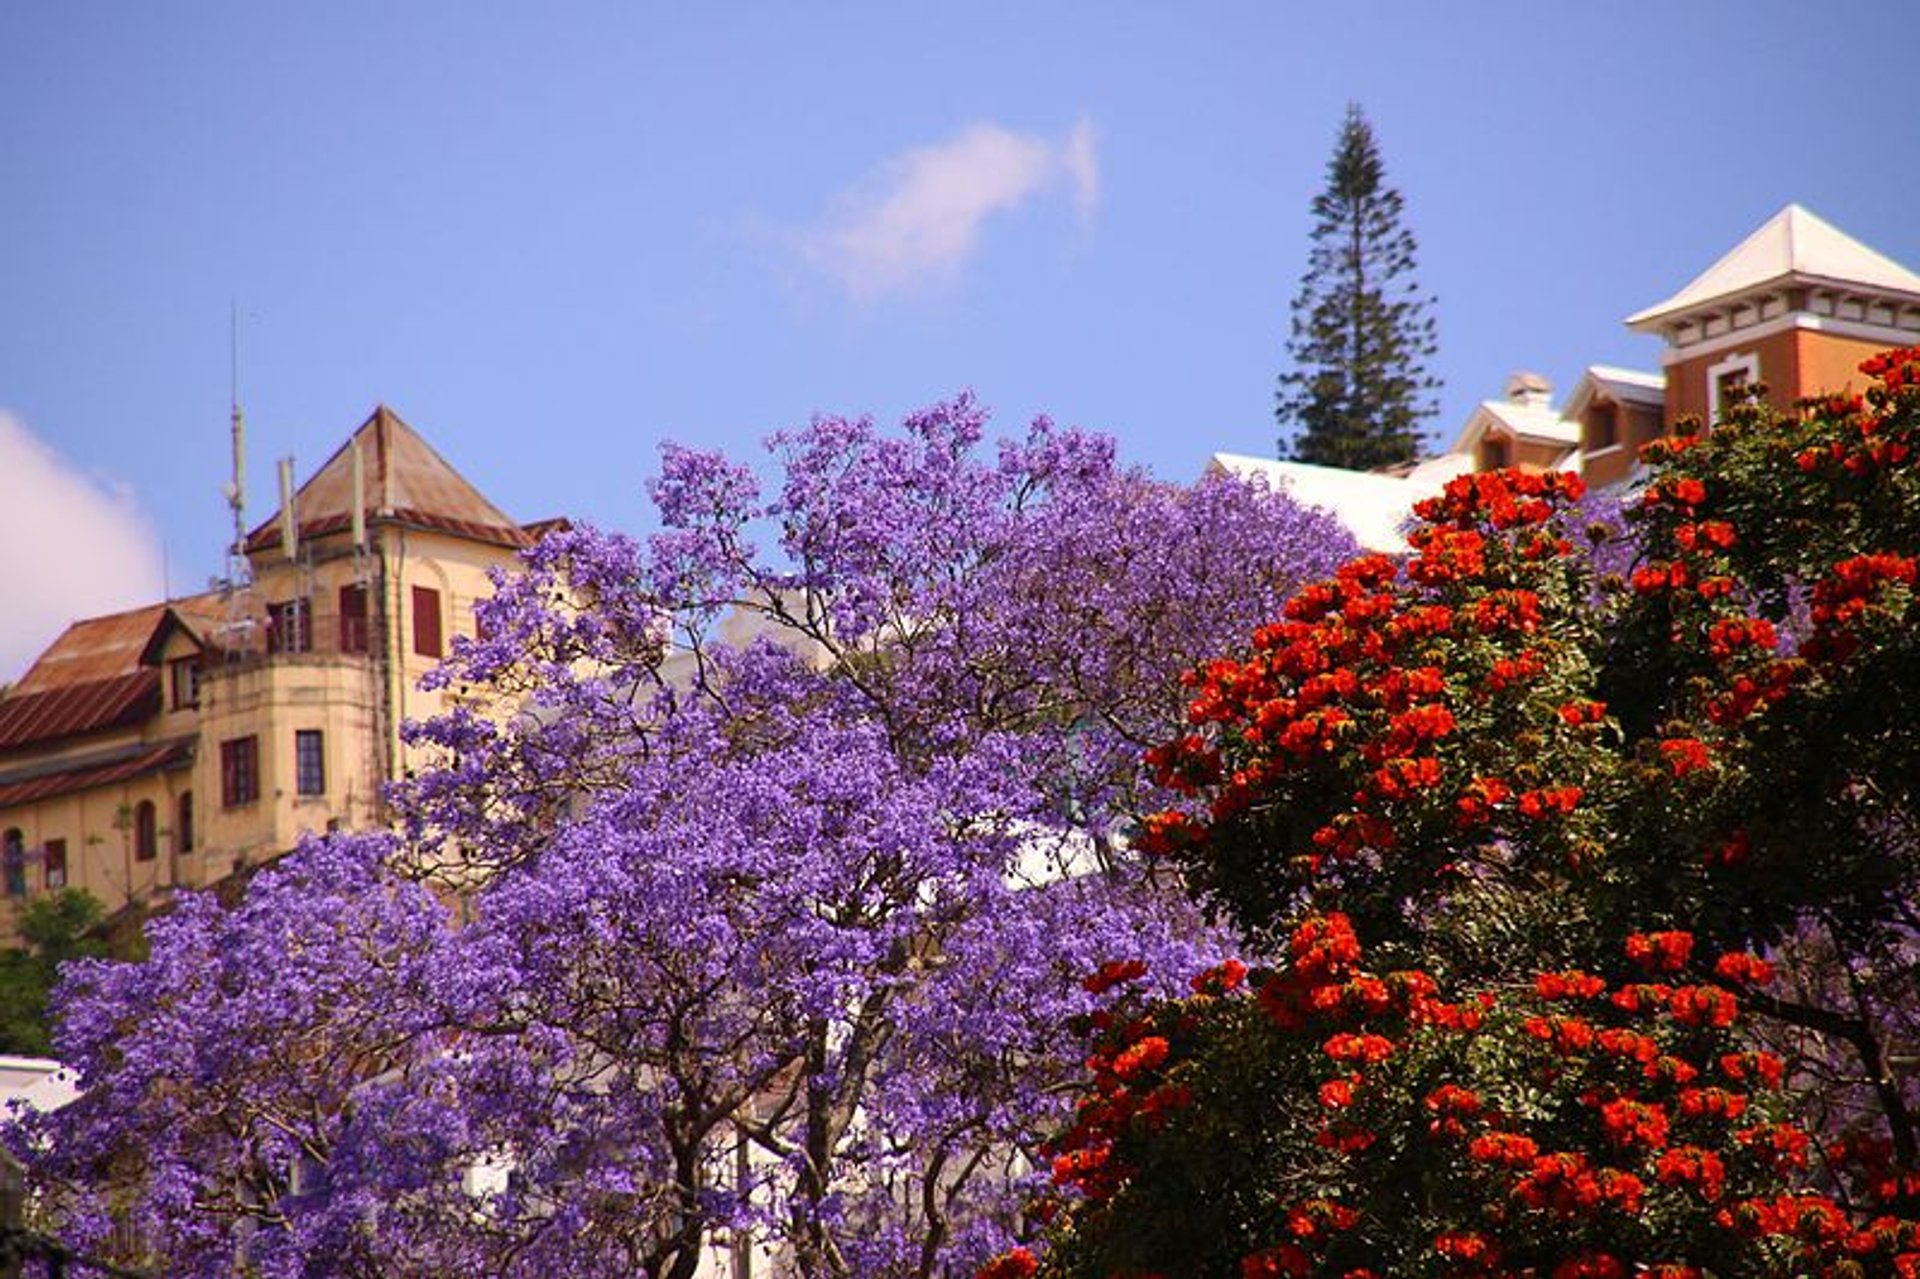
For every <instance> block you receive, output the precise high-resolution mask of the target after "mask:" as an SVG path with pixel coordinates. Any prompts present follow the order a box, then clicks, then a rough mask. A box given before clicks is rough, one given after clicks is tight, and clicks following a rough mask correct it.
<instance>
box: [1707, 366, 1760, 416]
mask: <svg viewBox="0 0 1920 1279" xmlns="http://www.w3.org/2000/svg"><path fill="white" fill-rule="evenodd" d="M1759 380H1760V357H1759V356H1758V355H1757V354H1749V355H1729V356H1728V357H1727V358H1726V359H1724V360H1722V361H1720V363H1718V364H1715V365H1711V366H1709V367H1708V369H1707V412H1708V414H1709V415H1710V416H1711V417H1714V418H1718V417H1719V416H1720V414H1721V412H1722V411H1724V410H1725V409H1726V408H1728V407H1729V406H1730V405H1731V404H1732V403H1733V401H1734V400H1735V399H1736V398H1737V397H1738V395H1739V393H1740V392H1741V391H1744V390H1745V389H1746V388H1747V387H1749V386H1751V385H1753V384H1754V383H1756V382H1758V381H1759Z"/></svg>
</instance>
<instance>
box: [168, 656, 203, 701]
mask: <svg viewBox="0 0 1920 1279" xmlns="http://www.w3.org/2000/svg"><path fill="white" fill-rule="evenodd" d="M167 674H168V685H169V692H170V694H171V696H172V700H173V709H174V710H176V711H185V710H192V709H193V708H194V707H196V706H198V705H200V658H199V657H198V656H194V657H176V658H174V659H173V660H172V661H171V662H168V663H167ZM182 685H184V686H185V688H184V690H183V689H182Z"/></svg>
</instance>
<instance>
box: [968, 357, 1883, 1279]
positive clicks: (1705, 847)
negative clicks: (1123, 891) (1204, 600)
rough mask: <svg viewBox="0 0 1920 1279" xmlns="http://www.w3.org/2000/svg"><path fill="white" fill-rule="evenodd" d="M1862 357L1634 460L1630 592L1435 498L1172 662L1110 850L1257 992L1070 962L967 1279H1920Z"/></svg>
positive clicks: (1878, 548) (1572, 545)
mask: <svg viewBox="0 0 1920 1279" xmlns="http://www.w3.org/2000/svg"><path fill="white" fill-rule="evenodd" d="M1862 371H1863V372H1864V373H1865V374H1867V375H1868V376H1869V377H1871V378H1873V379H1875V382H1876V384H1875V385H1873V386H1872V387H1871V389H1870V390H1868V391H1867V393H1866V394H1865V396H1864V397H1848V396H1836V397H1832V398H1825V399H1820V400H1816V401H1809V402H1807V403H1804V404H1802V405H1801V406H1800V407H1799V408H1798V409H1797V410H1796V411H1795V412H1793V413H1790V414H1775V413H1773V412H1771V411H1769V410H1767V409H1765V408H1764V407H1761V406H1760V405H1759V404H1758V403H1757V402H1754V403H1749V404H1746V405H1743V406H1740V407H1737V408H1735V409H1733V410H1732V411H1730V412H1729V413H1728V414H1727V415H1726V417H1725V418H1724V420H1722V421H1720V422H1717V423H1715V424H1714V425H1713V427H1712V429H1711V430H1701V429H1699V428H1698V427H1687V426H1683V427H1682V428H1681V430H1680V431H1679V432H1678V433H1677V434H1675V435H1673V436H1671V437H1668V438H1666V439H1663V440H1661V441H1657V442H1655V443H1654V444H1651V445H1649V446H1648V447H1647V448H1646V449H1645V450H1644V452H1643V458H1644V460H1645V461H1646V463H1647V472H1646V475H1645V477H1644V479H1643V480H1642V481H1641V482H1640V484H1639V486H1638V488H1637V491H1636V492H1635V493H1634V494H1633V496H1632V498H1631V500H1630V501H1629V503H1628V512H1629V520H1630V526H1631V531H1630V537H1631V540H1632V545H1633V557H1632V559H1631V560H1630V561H1629V563H1630V567H1629V568H1628V569H1627V571H1626V572H1625V573H1624V574H1616V573H1614V572H1611V571H1609V568H1608V567H1605V566H1612V565H1616V564H1620V563H1621V562H1622V557H1621V556H1620V554H1619V553H1618V552H1617V551H1616V550H1614V549H1613V548H1612V547H1610V546H1602V547H1599V548H1596V547H1595V546H1594V544H1593V542H1594V537H1595V536H1596V530H1593V529H1591V528H1590V527H1589V517H1588V513H1587V512H1586V511H1585V510H1584V509H1583V508H1582V507H1581V505H1579V499H1580V496H1581V492H1580V484H1579V481H1578V480H1577V478H1575V477H1573V476H1569V475H1559V476H1540V475H1526V474H1521V473H1518V472H1498V473H1493V474H1487V475H1478V476H1469V477H1464V478H1462V479H1460V480H1457V481H1455V482H1454V483H1452V484H1451V485H1450V486H1449V487H1448V489H1447V490H1446V492H1445V494H1444V495H1443V496H1441V497H1438V498H1436V499H1434V500H1433V501H1431V502H1429V503H1426V504H1425V505H1423V506H1422V507H1421V508H1420V510H1419V517H1420V524H1419V527H1418V528H1417V529H1416V531H1415V532H1414V533H1413V534H1412V536H1411V538H1410V541H1411V542H1412V545H1413V547H1414V554H1413V555H1412V556H1411V557H1410V558H1409V559H1407V560H1406V561H1405V562H1404V563H1395V562H1390V561H1387V560H1384V559H1379V558H1369V559H1361V560H1357V561H1355V562H1353V563H1351V564H1349V565H1347V566H1345V567H1343V568H1342V569H1341V570H1340V571H1339V572H1338V573H1336V574H1335V575H1334V576H1333V577H1332V578H1330V579H1329V580H1327V581H1325V582H1322V583H1319V584H1316V585H1313V586H1310V587H1308V588H1307V589H1306V590H1304V591H1302V592H1300V593H1298V594H1297V595H1296V596H1295V597H1294V598H1293V599H1292V600H1290V601H1289V602H1288V604H1287V605H1286V607H1285V608H1284V610H1283V611H1282V612H1281V614H1280V615H1279V616H1278V617H1277V618H1276V619H1274V620H1272V621H1271V622H1269V623H1267V624H1265V625H1263V626H1261V627H1259V628H1257V629H1256V630H1254V631H1253V632H1252V643H1251V648H1250V651H1249V652H1247V653H1244V654H1241V655H1239V656H1228V657H1224V658H1221V659H1218V660H1215V661H1213V662H1210V663H1207V664H1203V665H1202V666H1201V667H1199V668H1197V669H1196V671H1195V672H1194V674H1192V675H1191V676H1190V677H1189V685H1190V693H1191V696H1192V702H1191V706H1190V710H1189V726H1188V728H1187V729H1186V730H1185V731H1184V732H1182V733H1180V734H1178V735H1176V736H1174V737H1171V738H1170V739H1169V740H1168V741H1167V742H1166V743H1164V744H1163V745H1162V746H1160V747H1159V748H1157V749H1156V751H1155V752H1154V760H1155V763H1156V766H1157V768H1158V769H1159V771H1160V776H1161V780H1162V781H1163V782H1165V783H1166V784H1167V785H1168V786H1170V787H1172V788H1174V789H1176V790H1178V791H1180V792H1182V793H1183V795H1184V798H1183V800H1182V801H1181V802H1180V803H1177V804H1175V805H1172V806H1170V807H1169V808H1168V809H1167V810H1165V811H1164V812H1162V813H1160V814H1157V815H1155V816H1154V817H1152V818H1151V819H1150V820H1149V821H1148V823H1147V824H1146V829H1147V832H1148V842H1149V843H1150V844H1151V845H1152V846H1153V847H1154V848H1155V849H1156V850H1157V852H1158V854H1159V855H1160V856H1161V857H1163V858H1165V859H1167V860H1168V861H1169V862H1170V863H1172V864H1174V865H1177V866H1179V867H1180V868H1182V869H1183V870H1184V871H1185V872H1186V874H1187V876H1188V880H1189V883H1190V884H1191V885H1192V887H1193V889H1194V890H1195V892H1196V893H1197V894H1198V895H1199V897H1200V899H1201V900H1202V901H1203V902H1204V903H1205V904H1207V905H1208V906H1209V907H1210V908H1211V909H1212V910H1213V911H1214V912H1215V913H1216V914H1218V915H1221V916H1224V917H1226V918H1228V919H1230V920H1231V921H1233V922H1234V923H1235V924H1236V925H1237V926H1238V927H1239V929H1240V930H1241V932H1242V935H1243V939H1244V941H1245V943H1246V945H1247V958H1248V959H1249V960H1251V961H1252V966H1251V968H1249V967H1248V966H1246V965H1245V964H1243V963H1242V962H1240V961H1234V962H1232V963H1228V964H1225V965H1222V966H1220V967H1217V968H1216V969H1214V970H1213V971H1212V972H1210V973H1207V974H1203V975H1202V976H1200V977H1199V978H1197V979H1196V980H1195V981H1194V983H1193V986H1192V988H1191V992H1190V993H1189V994H1187V995H1185V996H1183V997H1182V998H1180V999H1177V1000H1172V1001H1168V1000H1165V999H1163V998H1160V997H1158V996H1157V995H1156V994H1155V993H1154V992H1153V991H1151V990H1142V989H1140V988H1139V987H1138V985H1137V984H1136V983H1138V982H1139V981H1141V980H1144V979H1145V978H1146V977H1147V976H1149V975H1151V974H1152V973H1153V972H1154V970H1153V967H1152V962H1153V961H1152V959H1151V957H1149V956H1144V955H1143V956H1140V957H1138V960H1137V961H1136V962H1125V961H1124V960H1123V961H1121V962H1117V963H1114V964H1112V965H1110V966H1109V967H1107V968H1106V969H1104V970H1103V971H1102V972H1101V973H1100V974H1098V975H1097V979H1096V981H1095V984H1096V985H1098V986H1102V987H1107V988H1110V989H1111V991H1112V992H1114V993H1110V994H1109V1003H1108V1005H1107V1006H1106V1007H1105V1008H1103V1009H1102V1010H1100V1011H1099V1012H1097V1013H1096V1014H1094V1015H1093V1016H1092V1017H1091V1018H1089V1019H1088V1020H1087V1021H1086V1022H1085V1023H1083V1025H1084V1027H1085V1029H1086V1030H1087V1031H1088V1032H1089V1033H1090V1034H1091V1035H1092V1036H1093V1058H1092V1066H1093V1070H1094V1077H1093V1080H1092V1081H1091V1083H1090V1085H1089V1086H1088V1087H1087V1088H1086V1090H1085V1091H1084V1092H1083V1095H1082V1098H1081V1101H1080V1103H1079V1106H1078V1109H1077V1112H1076V1117H1075V1120H1074V1122H1073V1123H1071V1124H1070V1125H1068V1126H1067V1127H1066V1128H1065V1129H1063V1130H1062V1133H1061V1134H1060V1136H1059V1137H1058V1139H1057V1141H1056V1143H1055V1146H1054V1151H1055V1163H1054V1170H1053V1171H1054V1179H1055V1182H1056V1192H1055V1196H1054V1197H1053V1198H1052V1199H1050V1200H1049V1201H1047V1202H1046V1204H1045V1205H1044V1206H1045V1207H1046V1209H1047V1211H1046V1213H1045V1214H1043V1215H1047V1216H1049V1217H1050V1218H1051V1220H1052V1223H1053V1224H1052V1226H1051V1228H1050V1230H1049V1232H1048V1233H1047V1241H1049V1242H1051V1244H1052V1250H1051V1252H1049V1253H1047V1254H1046V1255H1045V1257H1044V1259H1041V1258H1039V1257H1037V1256H1036V1252H1035V1251H1028V1250H1024V1249H1023V1250H1019V1251H1014V1252H1009V1253H1008V1254H1005V1255H1003V1256H1002V1257H1001V1258H999V1259H998V1260H996V1261H995V1262H994V1263H993V1264H992V1265H991V1266H990V1267H989V1268H988V1270H987V1272H986V1273H989V1274H992V1275H996V1276H1013V1275H1020V1274H1030V1273H1033V1272H1035V1271H1036V1270H1041V1271H1044V1272H1045V1273H1048V1274H1056V1275H1062V1276H1082V1275H1084V1276H1101V1277H1102V1279H1105V1277H1107V1276H1114V1275H1133V1276H1145V1275H1161V1276H1168V1277H1171V1276H1176V1275H1180V1276H1189V1275H1190V1276H1223V1277H1224V1276H1239V1277H1243V1279H1253V1277H1255V1276H1278V1275H1298V1276H1308V1275H1313V1276H1319V1275H1337V1276H1346V1277H1347V1279H1359V1277H1361V1276H1367V1275H1381V1276H1384V1275H1540V1276H1554V1277H1556V1279H1573V1277H1576V1276H1591V1277H1601V1276H1624V1275H1628V1274H1650V1275H1661V1276H1668V1277H1669V1279H1681V1277H1682V1276H1707V1275H1712V1276H1789V1275H1795V1276H1797V1275H1831V1276H1854V1275H1902V1276H1907V1275H1913V1274H1917V1273H1920V1152H1917V1150H1916V1146H1917V1143H1920V1125H1917V1124H1916V1115H1917V1114H1920V1112H1917V1111H1916V1105H1920V1082H1917V1081H1920V1074H1916V1072H1915V1070H1914V1064H1915V1062H1916V1060H1920V1033H1917V1032H1920V1021H1917V1019H1920V989H1916V982H1915V979H1916V976H1917V975H1920V933H1917V931H1916V925H1920V918H1917V917H1916V915H1915V907H1914V903H1915V901H1916V900H1920V730H1916V728H1915V716H1914V708H1915V707H1916V706H1917V705H1920V625H1917V623H1920V607H1917V605H1916V598H1917V597H1916V581H1915V578H1916V562H1917V557H1920V348H1916V349H1914V350H1907V351H1899V352H1892V353H1889V354H1887V355H1885V356H1882V357H1878V358H1876V359H1874V360H1870V361H1868V362H1867V363H1866V364H1865V365H1863V366H1862ZM1596 564H1598V565H1602V566H1603V567H1600V568H1596Z"/></svg>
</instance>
